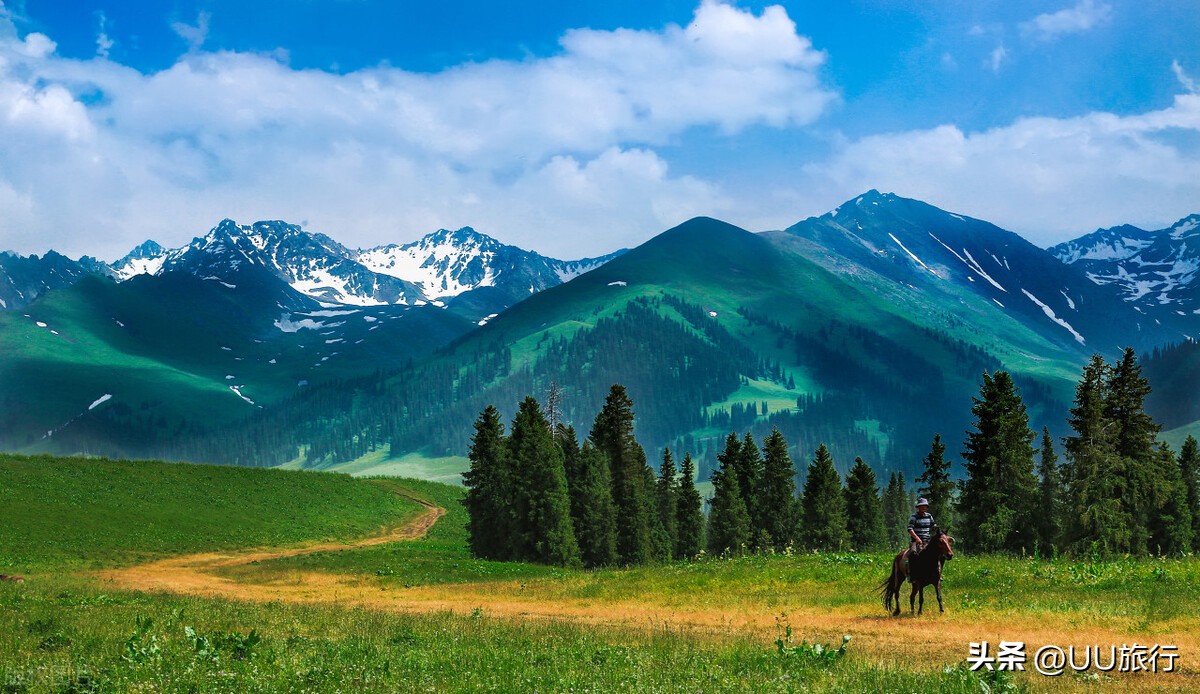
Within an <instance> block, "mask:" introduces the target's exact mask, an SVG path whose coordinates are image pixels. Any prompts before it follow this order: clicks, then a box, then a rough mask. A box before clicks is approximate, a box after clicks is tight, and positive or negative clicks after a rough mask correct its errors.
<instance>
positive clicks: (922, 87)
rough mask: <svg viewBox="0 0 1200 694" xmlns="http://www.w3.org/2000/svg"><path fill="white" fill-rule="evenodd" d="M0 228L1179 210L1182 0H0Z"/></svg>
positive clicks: (169, 235)
mask: <svg viewBox="0 0 1200 694" xmlns="http://www.w3.org/2000/svg"><path fill="white" fill-rule="evenodd" d="M0 7H2V9H0V116H3V115H4V114H7V116H8V117H7V118H3V117H0V247H6V248H12V249H13V250H17V251H18V252H23V253H30V252H38V253H40V252H43V251H45V250H46V249H47V248H49V247H53V248H56V249H58V250H61V251H63V252H67V253H68V254H72V255H79V254H81V253H90V254H93V255H99V256H100V257H105V258H112V257H116V256H119V255H121V254H123V253H124V252H125V251H126V250H128V248H129V247H131V246H132V245H133V244H135V243H137V242H140V241H141V240H143V239H144V238H146V237H153V238H155V239H156V240H158V241H160V242H162V243H164V244H167V245H178V244H181V243H183V242H186V241H187V240H188V239H190V238H191V237H192V236H194V235H197V234H201V233H203V232H204V231H205V230H207V229H208V228H209V227H211V226H212V225H214V224H215V223H216V222H217V221H218V220H219V219H221V218H222V217H226V216H229V217H233V218H234V219H238V220H239V221H243V222H248V221H253V220H256V219H261V218H282V219H287V220H289V221H293V222H299V223H303V224H305V225H306V226H307V227H308V228H311V229H313V230H316V231H322V232H325V233H328V234H330V235H332V236H334V237H335V238H338V239H339V240H342V241H344V242H345V243H347V244H350V245H360V246H370V245H375V244H379V243H387V242H403V241H408V240H411V239H413V238H416V237H417V236H419V235H421V234H423V233H426V232H428V231H431V230H433V229H436V228H438V227H457V226H461V225H468V224H469V225H472V226H475V227H476V228H478V229H480V230H482V231H485V232H488V233H491V234H493V235H495V236H497V237H498V238H500V239H502V240H504V241H508V242H512V243H517V244H519V245H523V246H525V247H530V248H535V249H537V250H539V251H542V252H546V253H550V254H554V255H558V256H578V255H587V254H593V253H599V252H604V251H607V250H611V249H612V248H614V247H615V246H618V245H633V244H636V243H639V242H641V241H643V240H645V239H647V238H649V237H650V236H652V235H654V234H655V233H657V232H659V231H661V230H663V229H665V228H667V227H669V226H672V225H674V224H677V223H679V222H681V221H683V220H685V219H687V218H688V217H691V216H694V215H698V214H709V215H713V216H717V217H720V218H723V219H727V220H729V221H731V222H734V223H737V224H740V225H742V226H745V227H747V228H750V229H753V230H760V229H769V228H779V227H783V226H786V225H788V224H791V223H793V222H795V221H797V220H799V219H801V218H804V217H806V216H809V215H813V214H820V213H823V212H824V211H826V210H828V209H832V208H833V207H836V206H837V205H838V204H839V203H840V202H842V201H843V200H845V199H847V198H850V197H853V196H854V195H856V194H857V193H859V192H862V191H863V190H865V189H867V188H872V187H874V188H879V189H881V190H892V191H895V192H896V193H899V194H901V195H909V196H912V197H918V198H921V199H924V200H927V201H929V202H931V203H933V204H936V205H939V206H942V207H945V208H947V209H951V210H954V211H957V212H961V213H965V214H969V215H973V216H976V217H981V218H984V219H988V220H990V221H994V222H996V223H998V224H1000V225H1002V226H1004V227H1006V228H1010V229H1013V230H1014V231H1017V232H1019V233H1022V234H1024V235H1025V236H1027V237H1028V238H1030V239H1031V240H1033V241H1034V242H1036V243H1039V244H1043V245H1047V244H1050V243H1053V242H1056V241H1060V240H1063V239H1065V238H1069V237H1073V236H1077V235H1079V234H1082V233H1085V232H1087V231H1090V230H1092V229H1094V228H1096V227H1097V226H1110V225H1115V224H1120V223H1127V222H1128V223H1135V224H1139V225H1143V226H1147V227H1154V228H1157V227H1159V226H1165V225H1167V224H1169V223H1170V222H1172V221H1174V220H1175V219H1178V218H1179V217H1182V216H1184V215H1186V214H1188V213H1192V212H1197V211H1200V97H1198V96H1197V94H1196V92H1197V81H1200V44H1198V42H1196V41H1195V39H1194V37H1195V36H1197V35H1200V12H1197V11H1196V10H1195V7H1194V4H1193V3H1192V2H1190V1H1163V2H1154V3H1142V2H1122V1H1119V0H1110V1H1107V2H1105V1H1102V0H1065V1H1063V2H1038V3H1031V2H1011V1H1010V2H987V1H977V2H967V3H964V2H929V1H926V2H901V1H888V0H876V1H875V2H860V1H856V0H847V1H845V2H838V3H825V2H784V3H762V2H745V3H719V2H716V1H715V0H703V1H702V2H678V1H676V0H662V1H659V2H654V1H643V2H628V1H626V0H609V1H608V2H603V3H584V2H579V3H540V2H538V3H495V2H463V1H460V2H441V3H422V4H418V3H413V2H382V1H373V0H327V1H321V0H275V1H263V2H254V3H244V2H232V1H227V0H207V1H205V0H201V1H196V0H186V1H185V0H179V1H175V2H130V1H125V2H119V3H117V2H103V1H100V0H75V1H72V2H61V1H60V2H55V1H52V0H24V2H14V0H4V2H3V3H2V4H0Z"/></svg>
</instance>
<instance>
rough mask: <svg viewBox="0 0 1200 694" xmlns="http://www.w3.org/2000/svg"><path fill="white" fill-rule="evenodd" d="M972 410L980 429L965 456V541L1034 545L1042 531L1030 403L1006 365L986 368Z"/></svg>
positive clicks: (986, 545) (993, 547)
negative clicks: (1036, 524)
mask: <svg viewBox="0 0 1200 694" xmlns="http://www.w3.org/2000/svg"><path fill="white" fill-rule="evenodd" d="M974 403H975V404H974V406H973V407H972V408H971V413H972V414H973V415H974V416H975V422H974V427H973V428H974V431H969V432H967V440H966V442H965V444H964V446H963V447H964V449H965V450H964V452H963V454H962V455H963V458H964V459H965V460H966V469H967V478H966V479H965V480H964V481H963V483H962V494H961V496H960V499H959V517H960V518H961V520H962V528H961V535H962V540H963V544H964V545H966V546H969V547H970V548H972V549H974V550H981V551H997V550H1007V551H1010V552H1016V551H1020V550H1022V549H1028V550H1032V549H1033V548H1034V546H1035V543H1036V540H1037V537H1036V533H1035V530H1034V528H1033V526H1032V523H1031V522H1030V518H1029V514H1030V509H1033V508H1036V501H1037V479H1036V478H1035V477H1034V465H1033V453H1034V449H1033V446H1032V445H1031V444H1032V443H1033V439H1034V437H1035V434H1034V433H1033V431H1032V430H1030V428H1029V415H1028V414H1027V413H1026V411H1025V403H1024V402H1023V401H1022V400H1021V395H1020V394H1019V393H1018V392H1017V388H1016V385H1015V384H1014V383H1013V381H1012V377H1011V376H1010V375H1009V374H1008V372H1006V371H997V372H996V373H995V374H993V375H988V374H987V373H986V372H985V373H984V374H983V384H982V385H981V386H980V390H979V397H977V398H974Z"/></svg>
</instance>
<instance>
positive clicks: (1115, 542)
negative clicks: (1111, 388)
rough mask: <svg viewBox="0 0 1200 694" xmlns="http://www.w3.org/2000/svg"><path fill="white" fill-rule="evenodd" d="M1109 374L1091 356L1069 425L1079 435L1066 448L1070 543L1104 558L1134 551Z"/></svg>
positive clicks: (1101, 362) (1096, 357) (1101, 360)
mask: <svg viewBox="0 0 1200 694" xmlns="http://www.w3.org/2000/svg"><path fill="white" fill-rule="evenodd" d="M1109 373H1110V368H1109V366H1108V364H1106V363H1105V362H1104V358H1103V357H1101V356H1100V355H1098V354H1096V355H1093V356H1092V358H1091V360H1090V361H1088V363H1087V365H1086V366H1085V367H1084V369H1083V374H1082V376H1081V377H1080V380H1079V383H1078V384H1077V385H1076V387H1075V406H1074V407H1072V408H1071V418H1070V420H1069V423H1070V425H1071V429H1072V430H1073V431H1074V432H1075V434H1074V435H1073V436H1068V437H1067V438H1066V440H1065V442H1064V444H1065V448H1066V458H1067V464H1066V466H1065V467H1064V471H1063V472H1064V475H1063V476H1064V478H1065V479H1066V483H1067V492H1068V493H1067V502H1066V512H1067V515H1068V523H1067V530H1068V532H1069V537H1068V538H1067V539H1068V542H1069V544H1070V546H1071V547H1073V548H1074V549H1076V550H1078V551H1089V550H1091V549H1093V548H1094V549H1096V550H1099V551H1101V552H1105V553H1112V552H1129V551H1131V549H1132V539H1133V533H1132V528H1133V525H1134V518H1133V514H1132V513H1130V511H1129V509H1128V508H1126V507H1125V506H1124V505H1123V504H1122V502H1121V499H1120V496H1121V495H1122V491H1121V488H1120V486H1119V481H1118V476H1117V469H1118V467H1119V466H1120V463H1119V460H1118V456H1117V455H1116V452H1115V450H1114V445H1113V436H1114V434H1115V430H1114V427H1113V422H1112V421H1110V420H1109V419H1108V417H1107V416H1106V411H1107V407H1106V404H1105V401H1106V400H1107V399H1108V383H1109Z"/></svg>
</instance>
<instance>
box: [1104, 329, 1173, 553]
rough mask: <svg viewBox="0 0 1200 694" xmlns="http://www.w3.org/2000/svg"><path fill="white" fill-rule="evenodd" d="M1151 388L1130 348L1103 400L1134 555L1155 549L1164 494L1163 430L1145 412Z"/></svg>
mask: <svg viewBox="0 0 1200 694" xmlns="http://www.w3.org/2000/svg"><path fill="white" fill-rule="evenodd" d="M1149 394H1150V384H1149V383H1148V382H1147V381H1146V379H1145V377H1143V376H1142V367H1141V365H1139V364H1138V361H1137V355H1136V353H1135V352H1134V351H1133V348H1127V349H1126V350H1125V352H1124V354H1122V356H1121V360H1120V361H1118V362H1117V364H1116V365H1115V366H1114V367H1113V369H1112V377H1111V379H1110V380H1109V385H1108V397H1107V398H1106V399H1105V401H1104V415H1105V418H1106V419H1107V420H1108V421H1109V422H1111V423H1112V425H1113V429H1114V432H1113V437H1112V439H1113V450H1114V452H1115V453H1116V455H1117V460H1118V466H1117V468H1116V471H1115V472H1116V475H1117V485H1118V491H1119V492H1120V496H1119V499H1120V501H1121V505H1122V507H1124V508H1125V509H1127V510H1128V512H1129V513H1130V515H1131V516H1132V518H1133V525H1132V527H1131V528H1130V531H1131V533H1132V538H1131V539H1130V551H1133V552H1135V553H1139V554H1140V553H1144V552H1148V551H1153V550H1154V549H1155V548H1154V547H1153V546H1152V544H1153V543H1152V542H1151V540H1152V537H1151V535H1152V526H1155V525H1158V524H1159V523H1158V521H1157V520H1156V518H1155V517H1156V515H1157V514H1158V513H1159V509H1160V507H1161V502H1162V498H1163V497H1162V496H1161V495H1160V494H1159V493H1158V484H1157V475H1158V473H1159V472H1160V470H1159V469H1158V468H1159V467H1160V466H1159V465H1158V460H1157V458H1158V455H1157V451H1156V450H1155V446H1156V443H1157V437H1158V432H1159V430H1160V427H1159V426H1158V425H1157V424H1155V422H1154V420H1153V419H1151V418H1150V415H1148V414H1146V409H1145V400H1146V396H1147V395H1149Z"/></svg>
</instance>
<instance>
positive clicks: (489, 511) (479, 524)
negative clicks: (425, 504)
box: [463, 405, 516, 560]
mask: <svg viewBox="0 0 1200 694" xmlns="http://www.w3.org/2000/svg"><path fill="white" fill-rule="evenodd" d="M468 458H470V460H471V467H470V469H469V470H468V471H467V472H466V473H464V474H463V485H464V486H465V487H466V488H467V493H466V495H465V497H464V498H463V505H464V506H466V507H467V516H468V518H469V520H468V521H467V535H468V539H467V543H468V545H469V546H470V548H471V554H472V555H474V556H476V557H480V558H482V559H497V560H506V559H511V558H513V546H512V543H511V539H512V536H513V534H514V532H515V530H516V527H515V525H516V516H515V513H514V509H513V506H512V470H511V466H510V464H509V460H508V456H507V451H506V442H505V438H504V425H503V424H502V423H501V422H500V412H499V411H498V410H497V409H496V408H495V407H493V406H491V405H488V406H487V407H486V408H484V410H483V412H482V413H481V414H480V415H479V419H477V420H476V421H475V435H474V437H472V439H471V450H470V453H468Z"/></svg>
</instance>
